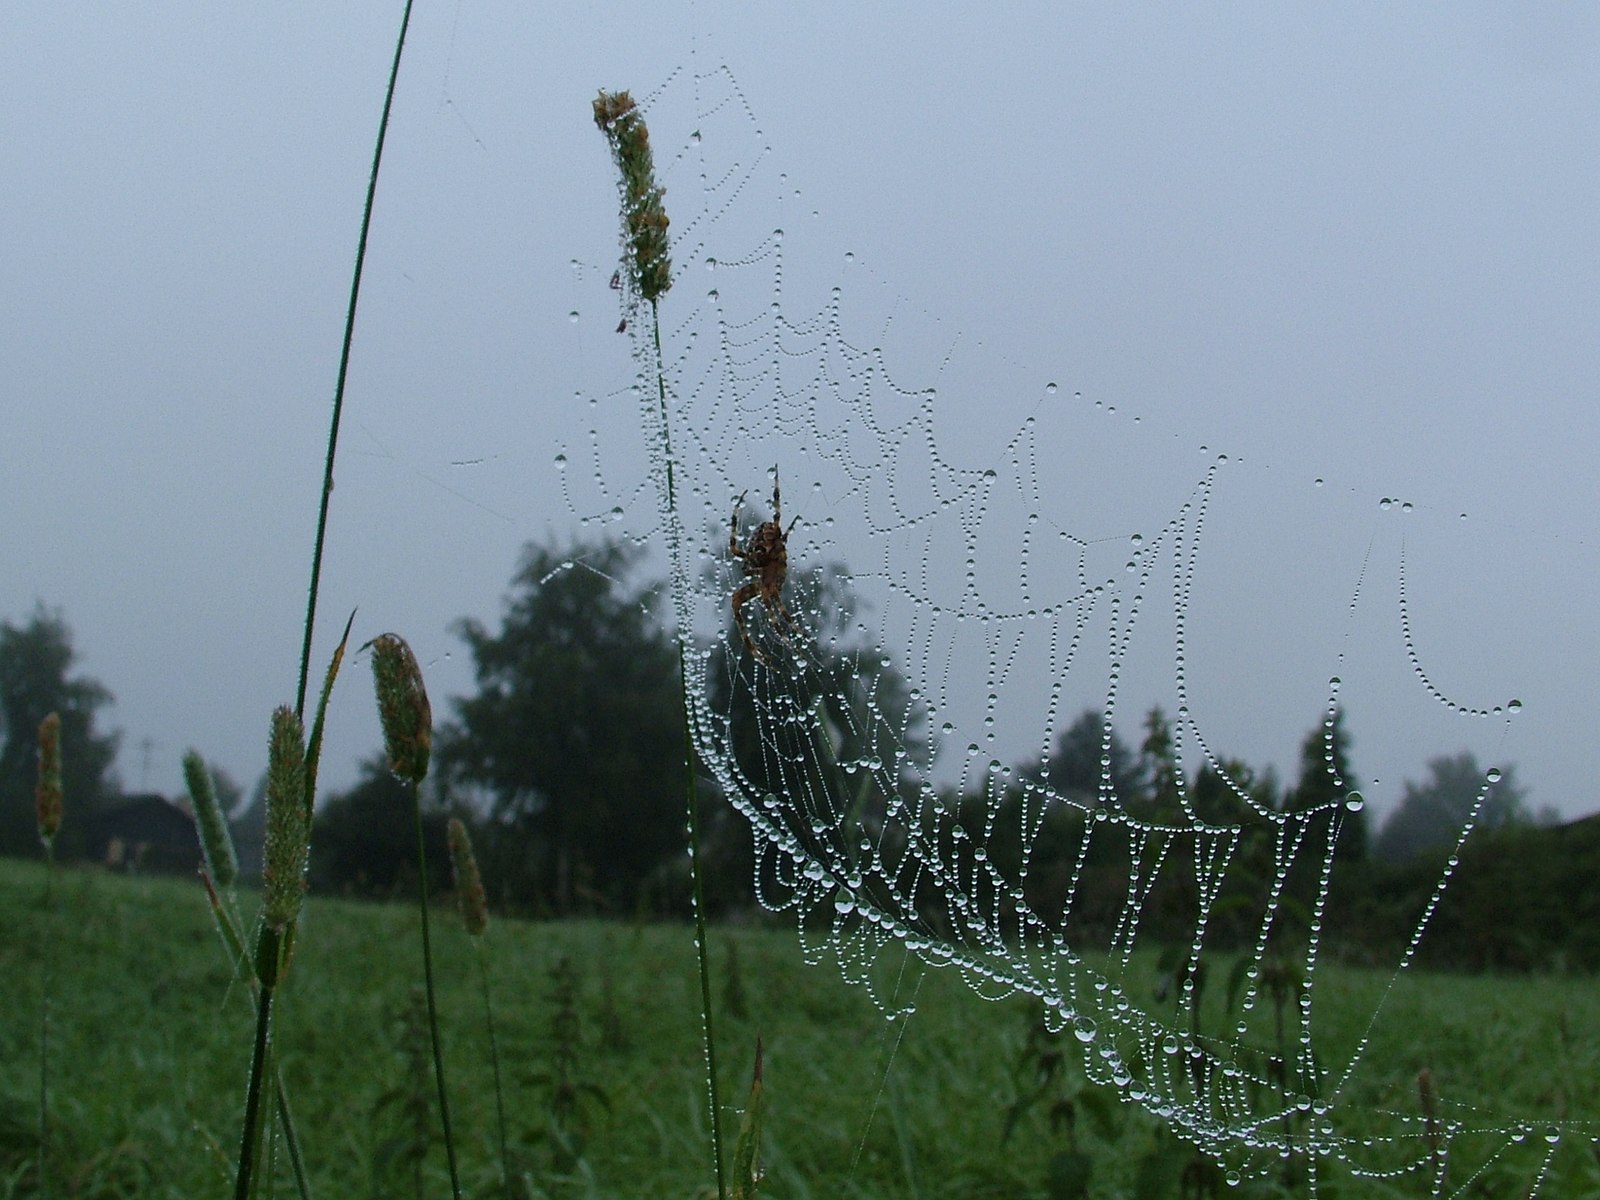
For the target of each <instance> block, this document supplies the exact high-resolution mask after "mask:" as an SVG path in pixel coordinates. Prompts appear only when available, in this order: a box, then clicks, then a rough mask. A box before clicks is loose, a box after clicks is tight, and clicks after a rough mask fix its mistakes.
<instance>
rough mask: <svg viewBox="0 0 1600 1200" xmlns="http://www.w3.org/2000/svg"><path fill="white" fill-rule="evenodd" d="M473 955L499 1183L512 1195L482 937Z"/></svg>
mask: <svg viewBox="0 0 1600 1200" xmlns="http://www.w3.org/2000/svg"><path fill="white" fill-rule="evenodd" d="M473 950H474V951H475V953H474V957H475V958H476V959H477V960H478V984H479V987H480V988H481V990H482V992H483V1023H484V1028H485V1029H486V1030H487V1031H488V1034H489V1066H490V1067H491V1068H492V1069H493V1071H494V1115H495V1125H496V1128H497V1130H498V1132H499V1135H500V1186H501V1187H502V1188H503V1189H504V1190H505V1194H506V1196H507V1197H508V1200H509V1197H510V1196H511V1194H512V1193H511V1147H510V1141H509V1139H508V1138H507V1136H506V1095H505V1089H504V1087H503V1086H502V1084H501V1081H500V1042H499V1039H498V1038H497V1037H496V1036H495V1031H494V1005H493V1004H492V1003H491V1002H490V999H489V956H488V953H487V951H485V950H484V948H483V939H482V938H474V939H473Z"/></svg>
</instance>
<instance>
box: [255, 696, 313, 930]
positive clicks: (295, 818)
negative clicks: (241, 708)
mask: <svg viewBox="0 0 1600 1200" xmlns="http://www.w3.org/2000/svg"><path fill="white" fill-rule="evenodd" d="M310 841H311V825H310V818H309V816H308V814H307V813H306V747H305V731H304V729H303V728H302V727H301V724H300V718H299V717H297V716H295V713H294V709H292V708H287V707H285V708H280V709H278V711H277V712H275V713H273V714H272V740H271V743H270V745H269V747H268V754H267V841H266V847H265V853H264V856H263V857H264V860H265V861H264V863H263V866H262V870H261V891H262V903H263V907H264V910H265V916H266V922H267V924H268V925H270V926H272V928H274V929H283V928H284V927H285V926H287V925H289V924H290V923H291V922H292V921H294V919H295V918H296V917H297V916H299V915H300V902H301V900H302V899H303V898H304V897H305V891H306V854H307V851H308V850H309V849H310Z"/></svg>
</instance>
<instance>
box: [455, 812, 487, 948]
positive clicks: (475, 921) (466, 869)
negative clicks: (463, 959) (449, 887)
mask: <svg viewBox="0 0 1600 1200" xmlns="http://www.w3.org/2000/svg"><path fill="white" fill-rule="evenodd" d="M449 834H450V867H451V870H452V871H454V872H455V877H456V903H458V904H459V905H461V920H462V921H463V922H464V923H465V924H466V927H467V932H468V933H469V934H471V935H472V936H473V937H482V936H483V934H484V933H485V931H487V930H488V928H489V897H488V896H487V895H486V894H485V893H484V890H483V877H482V876H481V875H479V874H478V860H477V858H476V857H475V856H474V855H473V853H472V838H471V837H469V836H468V834H467V827H466V826H465V825H463V824H462V823H461V818H460V817H451V818H450V826H449Z"/></svg>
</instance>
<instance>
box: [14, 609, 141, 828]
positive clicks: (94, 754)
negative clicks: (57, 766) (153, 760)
mask: <svg viewBox="0 0 1600 1200" xmlns="http://www.w3.org/2000/svg"><path fill="white" fill-rule="evenodd" d="M73 659H74V655H73V651H72V632H71V630H70V629H69V628H68V627H67V623H66V620H65V618H63V617H62V615H61V614H60V613H59V612H57V611H53V610H50V609H47V608H45V606H44V605H43V604H40V605H38V606H36V607H35V608H34V611H33V616H32V617H31V618H30V619H29V621H28V623H27V624H26V625H13V624H11V623H10V622H9V621H7V622H0V736H3V737H4V746H3V748H0V853H5V854H12V855H31V854H35V853H37V852H38V849H39V835H38V830H37V829H36V828H35V817H34V803H33V792H34V786H35V784H36V782H37V778H36V776H37V772H38V730H39V722H40V721H42V720H43V719H44V718H45V716H46V715H47V714H49V713H52V712H56V713H60V714H61V758H62V773H63V783H64V787H65V793H66V806H65V811H66V816H65V819H64V820H63V821H62V823H61V833H60V836H59V837H58V839H57V841H56V853H57V854H58V855H60V856H62V857H66V858H71V857H76V856H77V855H79V854H81V853H83V850H84V846H85V843H86V838H87V834H88V829H89V826H90V823H91V820H90V819H91V817H92V816H93V814H94V813H95V812H96V811H97V810H98V809H99V807H100V805H101V802H102V801H103V800H104V798H105V797H106V796H107V795H108V794H109V793H110V792H111V790H112V787H113V785H112V783H111V781H110V780H109V779H108V777H107V773H108V772H109V771H110V768H111V763H112V760H114V759H115V758H116V756H117V740H118V735H116V734H114V733H112V734H100V733H97V732H95V727H94V723H95V714H96V713H97V712H98V711H99V710H100V709H101V708H103V707H105V706H106V705H107V704H110V703H111V693H110V692H109V691H107V690H106V689H105V688H104V687H103V686H102V685H101V684H99V683H98V682H96V681H95V680H93V679H88V678H85V677H82V676H79V677H77V678H68V671H69V670H70V668H71V667H72V663H73Z"/></svg>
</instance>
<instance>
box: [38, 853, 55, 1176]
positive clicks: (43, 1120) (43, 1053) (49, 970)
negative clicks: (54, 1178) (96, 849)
mask: <svg viewBox="0 0 1600 1200" xmlns="http://www.w3.org/2000/svg"><path fill="white" fill-rule="evenodd" d="M44 857H45V877H44V919H45V920H47V921H50V920H54V918H55V911H56V904H55V880H56V843H55V839H54V838H47V839H45V843H44ZM57 940H58V939H57V938H56V936H55V934H54V933H53V932H52V933H49V934H47V935H46V939H45V947H44V952H43V956H42V957H43V959H44V963H43V967H42V969H41V973H42V976H43V978H42V979H41V981H40V982H41V984H42V985H43V987H42V991H43V994H42V997H41V1000H40V1005H39V1195H40V1196H41V1197H48V1196H49V1195H50V1183H49V1176H48V1175H46V1173H45V1172H46V1171H47V1169H48V1168H49V1165H50V991H51V988H52V986H53V977H54V974H55V972H54V970H53V965H54V963H53V960H54V956H55V949H54V947H55V943H56V941H57Z"/></svg>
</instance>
